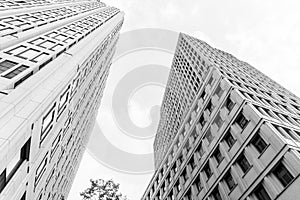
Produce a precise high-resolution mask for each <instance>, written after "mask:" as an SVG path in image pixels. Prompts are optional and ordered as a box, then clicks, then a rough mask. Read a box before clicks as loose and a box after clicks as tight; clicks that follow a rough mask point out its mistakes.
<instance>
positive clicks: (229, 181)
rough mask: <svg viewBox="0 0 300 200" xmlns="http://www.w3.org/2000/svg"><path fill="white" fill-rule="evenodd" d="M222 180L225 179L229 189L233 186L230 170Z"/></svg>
mask: <svg viewBox="0 0 300 200" xmlns="http://www.w3.org/2000/svg"><path fill="white" fill-rule="evenodd" d="M224 181H225V183H226V185H227V186H228V188H229V190H230V191H231V190H232V189H233V188H234V187H235V182H234V180H233V177H232V175H231V173H230V172H228V173H227V174H226V175H225V176H224Z"/></svg>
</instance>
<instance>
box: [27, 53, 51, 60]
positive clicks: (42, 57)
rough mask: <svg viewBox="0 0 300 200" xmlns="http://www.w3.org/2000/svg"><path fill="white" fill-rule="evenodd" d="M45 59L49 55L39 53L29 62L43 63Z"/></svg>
mask: <svg viewBox="0 0 300 200" xmlns="http://www.w3.org/2000/svg"><path fill="white" fill-rule="evenodd" d="M47 57H49V54H47V53H41V54H39V55H38V56H36V57H34V58H33V59H32V60H31V61H33V62H40V61H43V60H44V59H45V58H47Z"/></svg>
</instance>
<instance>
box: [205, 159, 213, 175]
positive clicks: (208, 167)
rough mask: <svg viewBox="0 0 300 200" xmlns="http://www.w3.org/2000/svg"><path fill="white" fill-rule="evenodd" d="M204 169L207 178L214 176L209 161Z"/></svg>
mask: <svg viewBox="0 0 300 200" xmlns="http://www.w3.org/2000/svg"><path fill="white" fill-rule="evenodd" d="M203 171H204V172H205V174H206V176H207V179H209V178H210V177H211V176H212V174H213V173H212V171H211V168H210V165H209V162H208V163H207V164H206V165H205V166H204V168H203Z"/></svg>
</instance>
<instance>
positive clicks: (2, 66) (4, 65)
mask: <svg viewBox="0 0 300 200" xmlns="http://www.w3.org/2000/svg"><path fill="white" fill-rule="evenodd" d="M17 64H18V63H16V62H13V61H10V60H4V61H2V62H1V63H0V73H2V72H5V71H6V70H8V69H10V68H12V67H14V66H16V65H17Z"/></svg>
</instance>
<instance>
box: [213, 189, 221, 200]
mask: <svg viewBox="0 0 300 200" xmlns="http://www.w3.org/2000/svg"><path fill="white" fill-rule="evenodd" d="M211 196H212V197H213V198H214V200H222V197H221V195H220V192H219V188H218V186H217V187H216V188H215V189H214V190H213V192H212V193H211Z"/></svg>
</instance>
